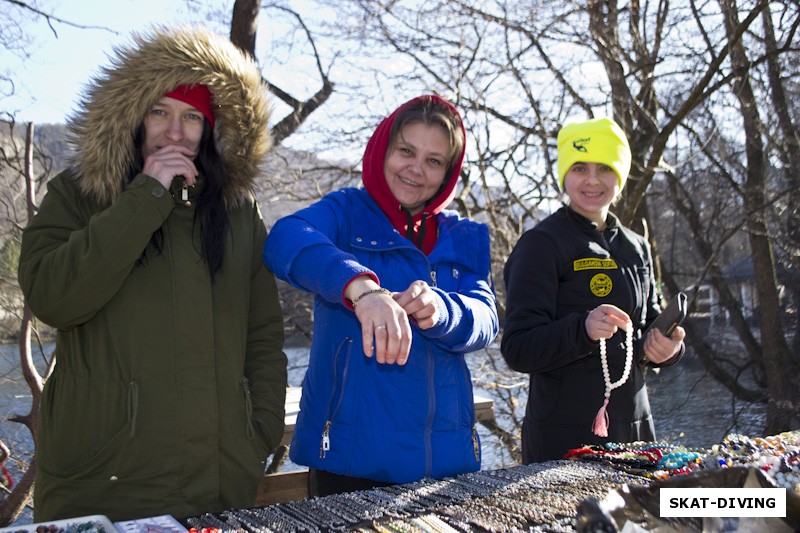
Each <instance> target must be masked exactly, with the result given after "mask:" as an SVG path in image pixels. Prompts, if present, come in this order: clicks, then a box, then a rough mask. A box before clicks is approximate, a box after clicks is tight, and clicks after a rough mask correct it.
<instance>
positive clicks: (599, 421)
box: [592, 396, 609, 437]
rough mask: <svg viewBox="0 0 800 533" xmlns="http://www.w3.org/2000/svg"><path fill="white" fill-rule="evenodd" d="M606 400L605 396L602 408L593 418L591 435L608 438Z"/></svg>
mask: <svg viewBox="0 0 800 533" xmlns="http://www.w3.org/2000/svg"><path fill="white" fill-rule="evenodd" d="M608 399H609V398H608V396H606V400H605V401H604V402H603V406H602V407H600V410H599V411H597V416H596V417H594V423H592V433H594V434H595V435H597V436H598V437H608V413H607V412H606V407H607V406H608Z"/></svg>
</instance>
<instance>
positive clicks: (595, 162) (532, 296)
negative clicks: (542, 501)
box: [502, 118, 685, 463]
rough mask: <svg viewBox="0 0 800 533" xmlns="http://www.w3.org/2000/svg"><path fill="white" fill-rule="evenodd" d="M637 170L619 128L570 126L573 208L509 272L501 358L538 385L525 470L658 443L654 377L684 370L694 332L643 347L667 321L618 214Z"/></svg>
mask: <svg viewBox="0 0 800 533" xmlns="http://www.w3.org/2000/svg"><path fill="white" fill-rule="evenodd" d="M630 165H631V152H630V147H629V145H628V140H627V138H626V137H625V134H624V132H623V131H622V129H621V128H620V127H619V125H617V124H616V123H615V122H614V121H612V120H610V119H608V118H600V119H593V120H588V121H585V122H578V123H571V124H568V125H566V126H564V127H563V128H562V129H561V131H560V132H559V134H558V173H559V179H560V184H561V188H562V190H563V191H564V192H565V194H566V196H567V198H568V202H567V204H566V205H565V206H563V207H562V208H561V209H559V210H558V211H557V212H555V213H553V214H552V215H550V216H549V217H547V218H546V219H544V220H543V221H542V222H540V223H539V224H538V225H537V226H536V227H534V228H533V229H531V230H529V231H527V232H526V233H525V234H524V235H522V237H521V238H520V240H519V242H518V243H517V245H516V246H515V248H514V250H513V252H512V253H511V255H510V256H509V259H508V261H507V263H506V265H505V270H504V278H505V283H506V295H507V296H506V322H505V327H504V331H503V341H502V353H503V357H504V358H505V359H506V361H507V363H508V365H509V366H510V367H511V368H512V369H514V370H516V371H519V372H525V373H528V374H530V375H531V378H530V391H529V398H528V405H527V410H526V413H525V419H524V422H523V428H522V457H523V462H525V463H532V462H539V461H547V460H552V459H561V458H563V457H564V454H565V453H566V452H567V451H568V450H570V449H573V448H579V447H581V446H583V445H584V444H600V443H604V442H612V441H613V442H631V441H637V440H655V429H654V425H653V419H652V415H651V413H650V403H649V401H648V398H647V388H646V386H645V381H644V372H645V368H646V367H647V366H648V365H649V366H667V365H671V364H674V363H675V362H676V361H677V360H678V359H679V358H680V356H681V355H682V354H683V350H684V348H683V339H684V336H685V332H684V330H683V328H681V327H678V328H677V329H676V330H675V331H674V333H673V334H672V336H671V337H667V336H665V335H663V334H662V333H661V332H660V331H657V330H654V331H653V333H650V334H648V335H647V338H642V332H643V331H644V330H645V328H646V327H647V326H648V325H649V324H650V323H651V322H652V321H653V320H655V318H656V316H658V314H659V312H660V307H659V303H658V302H659V298H658V294H657V292H656V289H655V279H654V276H653V267H652V264H653V262H652V258H651V254H650V248H649V246H648V243H647V241H646V240H645V239H644V238H643V237H641V236H640V235H637V234H636V233H634V232H633V231H631V230H630V229H628V228H626V227H624V226H622V225H621V224H620V222H619V220H618V219H617V218H616V217H615V216H614V215H613V214H612V213H611V212H610V211H609V208H610V206H611V204H612V203H613V202H614V201H615V200H616V199H617V197H618V196H619V194H620V192H621V191H622V188H623V186H624V184H625V180H626V179H627V177H628V172H629V171H630ZM612 391H613V394H612Z"/></svg>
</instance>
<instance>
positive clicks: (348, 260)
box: [264, 95, 498, 496]
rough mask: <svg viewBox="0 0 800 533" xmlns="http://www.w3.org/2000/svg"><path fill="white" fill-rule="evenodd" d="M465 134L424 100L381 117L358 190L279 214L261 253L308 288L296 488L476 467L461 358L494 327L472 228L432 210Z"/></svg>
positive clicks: (373, 482) (481, 237) (482, 232)
mask: <svg viewBox="0 0 800 533" xmlns="http://www.w3.org/2000/svg"><path fill="white" fill-rule="evenodd" d="M465 139H466V137H465V130H464V126H463V123H462V121H461V118H460V116H459V114H458V112H457V111H456V109H455V108H454V107H453V106H452V104H450V103H449V102H447V101H446V100H444V99H442V98H440V97H438V96H435V95H426V96H421V97H418V98H415V99H413V100H411V101H409V102H406V103H405V104H403V105H402V106H400V107H399V108H398V109H397V110H395V111H394V112H393V113H392V114H391V115H390V116H389V117H387V118H385V119H384V120H383V121H382V122H381V123H380V125H379V126H378V128H377V129H376V130H375V132H374V133H373V135H372V137H371V139H370V140H369V142H368V144H367V147H366V150H365V153H364V159H363V175H362V182H363V185H364V186H363V188H345V189H342V190H339V191H335V192H332V193H330V194H328V195H327V196H325V197H324V198H322V199H321V200H320V201H319V202H317V203H315V204H313V205H311V206H310V207H307V208H305V209H302V210H300V211H298V212H297V213H295V214H293V215H290V216H287V217H284V218H282V219H281V220H279V221H278V222H277V223H276V224H275V226H274V227H273V228H272V230H271V231H270V234H269V237H268V238H267V241H266V244H265V247H264V260H265V262H266V264H267V265H268V266H269V268H270V269H271V270H272V271H273V272H274V273H275V275H277V276H278V277H280V278H281V279H284V280H286V281H288V282H289V283H291V284H292V285H294V286H296V287H298V288H300V289H303V290H305V291H309V292H312V293H314V295H315V298H314V335H313V341H312V346H311V354H310V360H309V366H308V371H307V372H306V376H305V379H304V381H303V394H302V399H301V401H300V414H299V416H298V418H297V425H296V429H295V433H294V439H293V441H292V444H291V448H290V458H291V459H292V460H293V461H294V462H295V463H298V464H302V465H307V466H308V467H309V474H310V475H309V495H310V496H314V495H320V496H322V495H327V494H334V493H339V492H346V491H351V490H359V489H367V488H371V487H376V486H381V485H386V484H394V483H409V482H412V481H416V480H420V479H423V478H427V477H430V478H443V477H447V476H453V475H456V474H460V473H463V472H471V471H476V470H478V469H479V468H480V459H481V456H480V442H479V439H478V434H477V432H476V429H475V414H474V406H473V399H472V398H473V396H472V383H471V378H470V372H469V369H468V368H467V364H466V361H465V358H464V354H465V353H467V352H470V351H473V350H480V349H482V348H485V347H486V346H487V345H489V343H490V342H491V341H492V340H493V339H494V338H495V336H496V335H497V331H498V317H497V310H496V302H495V296H494V290H493V285H492V281H491V274H490V260H489V256H490V253H489V231H488V228H487V226H486V225H485V224H481V223H477V222H474V221H471V220H468V219H466V218H462V217H460V216H459V215H458V214H457V213H456V212H453V211H445V210H444V208H445V207H446V206H447V205H448V204H449V203H450V202H451V201H452V199H453V197H454V195H455V190H456V185H457V179H458V176H459V174H460V171H461V165H462V162H463V159H464V149H465V148H464V147H465Z"/></svg>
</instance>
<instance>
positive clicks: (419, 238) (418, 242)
mask: <svg viewBox="0 0 800 533" xmlns="http://www.w3.org/2000/svg"><path fill="white" fill-rule="evenodd" d="M400 209H402V211H403V213H405V215H406V220H407V222H406V238H407V239H408V240H409V241H411V242H413V243H414V246H416V247H417V248H419V249H420V250H422V244H423V243H424V242H425V233H426V231H427V229H428V227H427V224H426V223H425V221H426V220H427V218H428V214H427V213H423V214H422V220H420V224H419V231H418V232H417V234H416V236H415V235H414V217H413V216H412V215H411V212H410V211H409V210H408V209H406V208H405V207H401V208H400Z"/></svg>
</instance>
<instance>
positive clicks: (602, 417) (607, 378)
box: [592, 325, 633, 437]
mask: <svg viewBox="0 0 800 533" xmlns="http://www.w3.org/2000/svg"><path fill="white" fill-rule="evenodd" d="M600 363H601V364H602V365H603V382H604V383H605V385H606V393H605V401H604V402H603V406H602V407H600V410H599V411H597V416H596V417H595V419H594V423H593V424H592V432H593V433H594V434H595V435H597V436H598V437H608V412H606V407H608V400H609V399H610V398H611V391H612V390H614V389H616V388H617V387H619V386H621V385H622V384H623V383H625V382H626V381H628V376H629V375H630V373H631V366H633V326H632V325H631V326H629V327H628V329H627V330H626V331H625V370H623V371H622V377H620V378H619V379H618V380H617V381H615V382H613V383H612V382H611V375H610V374H609V372H608V356H607V355H606V340H605V339H600Z"/></svg>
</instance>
